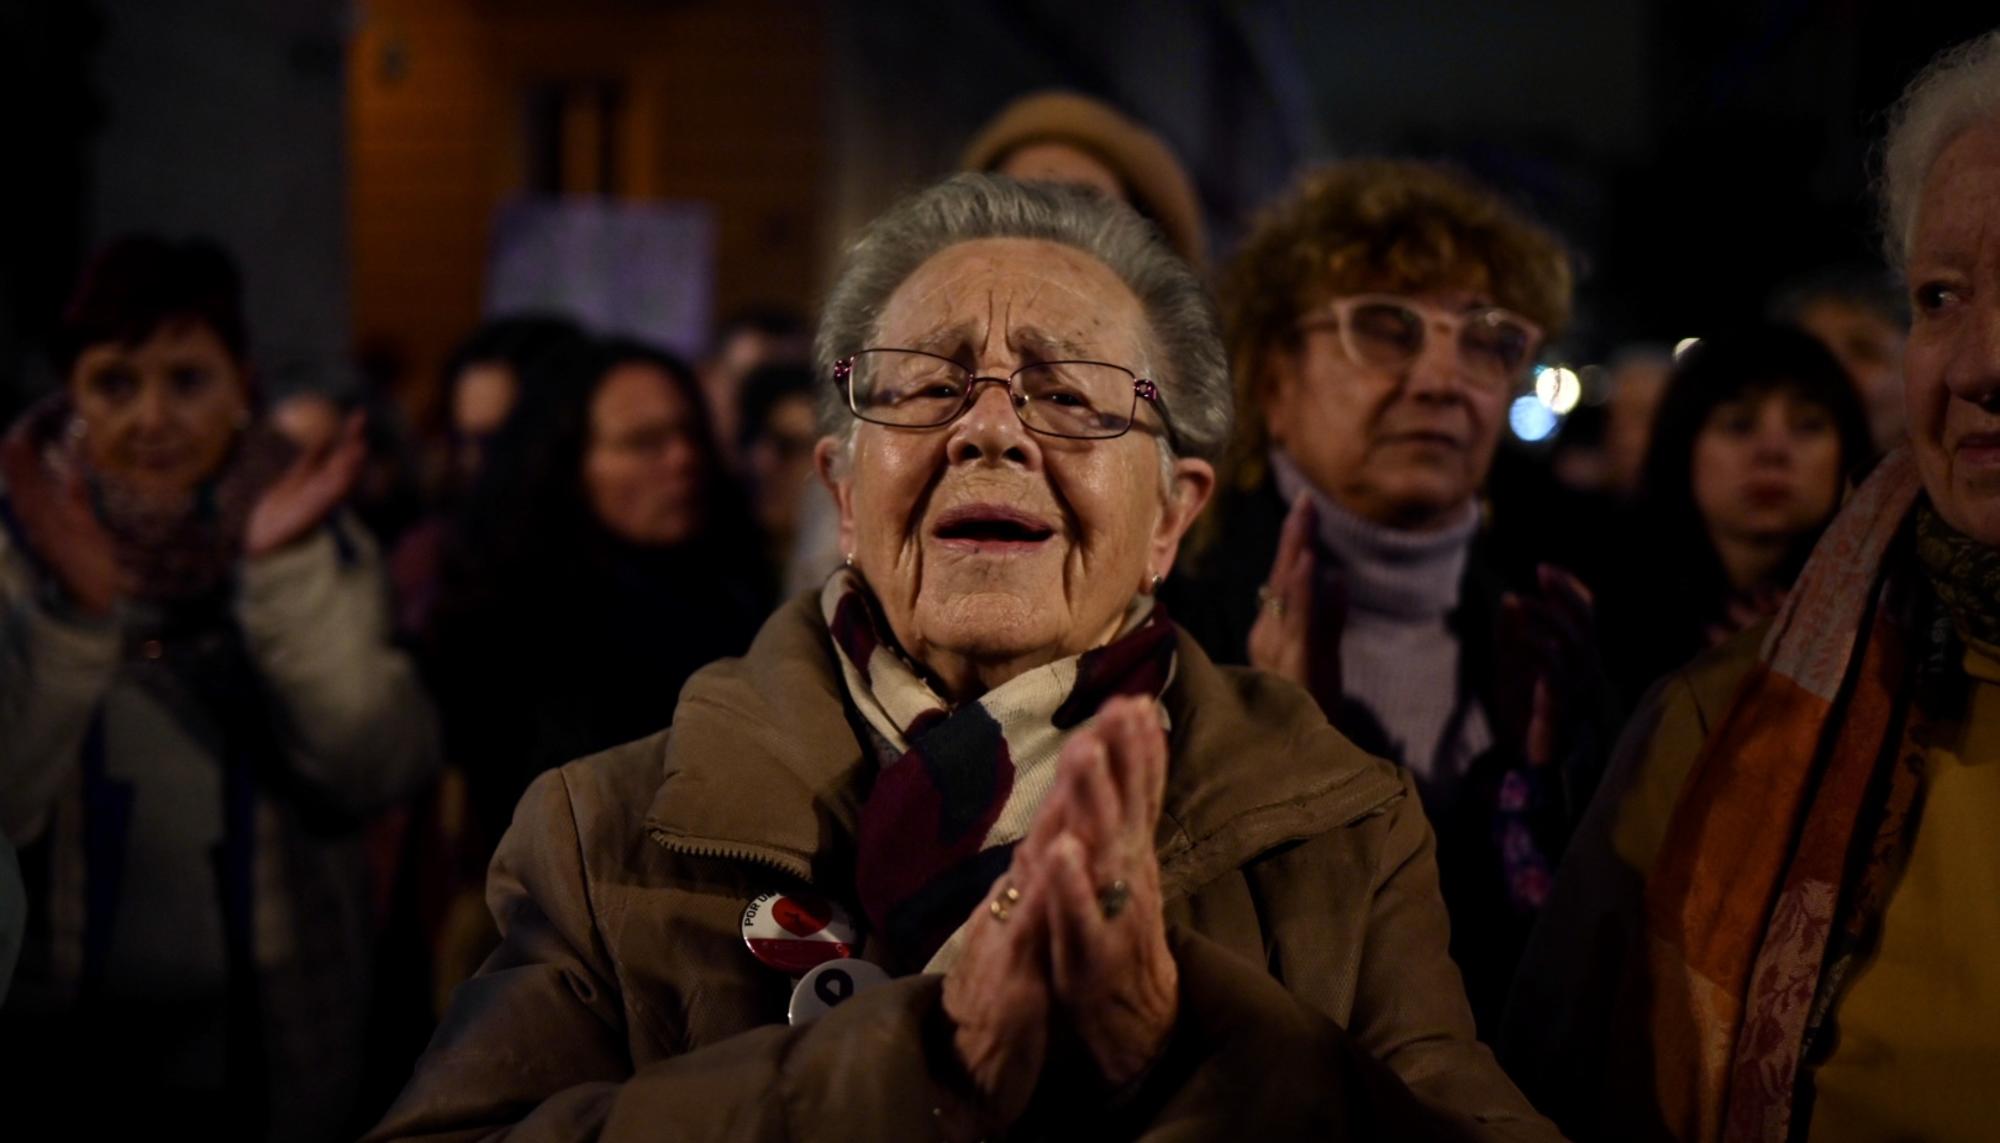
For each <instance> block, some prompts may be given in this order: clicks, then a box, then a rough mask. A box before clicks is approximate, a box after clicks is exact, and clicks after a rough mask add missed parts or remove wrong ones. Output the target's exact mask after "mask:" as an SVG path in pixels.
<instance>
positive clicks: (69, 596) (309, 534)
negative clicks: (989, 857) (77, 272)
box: [0, 238, 437, 1139]
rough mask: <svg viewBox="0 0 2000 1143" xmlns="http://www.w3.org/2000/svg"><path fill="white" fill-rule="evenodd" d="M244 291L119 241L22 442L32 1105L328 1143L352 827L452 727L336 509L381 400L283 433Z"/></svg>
mask: <svg viewBox="0 0 2000 1143" xmlns="http://www.w3.org/2000/svg"><path fill="white" fill-rule="evenodd" d="M241 302H242V292H241V288H240V284H239V280H238V278H237V276H236V271H235V268H234V267H233V266H232V265H231V264H230V262H229V260H228V257H227V255H225V254H224V253H223V252H222V251H221V250H220V249H219V248H217V247H215V246H214V245H213V244H210V243H206V242H198V241H197V242H189V243H173V242H167V241H164V240H161V239H157V238H128V239H124V240H121V241H119V242H116V243H114V244H112V245H111V246H110V247H109V248H107V249H106V250H105V251H104V252H103V253H101V254H100V255H99V256H98V257H97V259H96V260H95V261H94V262H93V263H92V265H91V267H90V270H89V272H88V273H87V275H86V276H85V278H84V281H83V284H82V286H81V287H80V289H79V290H78V292H77V294H76V296H75V298H74V299H73V300H72V302H71V303H70V306H69V309H68V311H67V312H66V313H65V315H64V320H63V329H62V332H63V339H62V342H61V344H60V346H59V347H58V349H59V353H58V363H59V364H60V366H61V367H62V371H63V374H64V376H65V378H66V384H65V386H64V388H63V390H62V391H61V392H59V393H57V394H55V395H53V396H51V397H50V398H49V399H47V400H46V401H44V402H43V403H42V404H40V405H38V406H36V407H34V408H32V409H30V410H29V412H28V413H27V414H26V415H24V416H23V417H22V419H21V420H20V422H18V423H17V424H16V425H15V426H14V428H13V429H12V430H11V431H10V432H9V433H8V434H7V438H6V441H5V443H4V445H0V469H4V473H5V477H6V486H5V489H4V493H0V521H4V524H0V832H4V833H5V835H6V837H7V839H8V841H9V842H11V843H12V844H13V845H16V846H18V847H20V849H21V856H22V866H23V869H24V872H25V873H26V875H27V876H26V881H27V883H28V892H29V900H30V907H29V914H28V915H29V917H30V928H29V931H28V934H27V948H26V951H25V953H24V955H23V958H22V961H21V968H20V974H19V976H18V978H17V979H16V980H15V981H14V985H13V988H12V991H11V993H10V994H9V996H8V1006H7V1009H6V1011H5V1013H4V1014H0V1059H5V1060H7V1061H8V1063H7V1065H6V1066H7V1071H8V1080H9V1082H10V1086H9V1088H8V1110H9V1113H10V1116H11V1118H10V1123H21V1124H26V1123H36V1122H41V1123H45V1124H49V1123H60V1124H61V1125H62V1131H61V1132H60V1133H61V1134H65V1135H75V1136H78V1137H84V1138H98V1137H106V1138H121V1137H126V1136H128V1135H133V1134H140V1133H142V1131H141V1130H134V1128H136V1127H138V1126H139V1124H140V1123H141V1121H143V1122H144V1124H146V1125H147V1126H149V1127H150V1126H152V1125H156V1124H158V1123H162V1122H173V1123H175V1124H176V1125H177V1126H178V1127H180V1128H182V1129H184V1130H187V1131H189V1132H190V1133H192V1134H194V1135H196V1136H201V1137H207V1138H225V1137H226V1138H259V1139H331V1138H338V1137H340V1136H341V1134H342V1133H343V1131H344V1129H345V1128H346V1126H347V1120H346V1117H347V1116H348V1115H349V1114H351V1113H352V1112H353V1108H354V1099H355V1083H356V1081H357V1071H358V1068H359V1065H360V1055H361V1039H360V1032H361V1027H360V1024H361V1021H360V1019H359V1015H358V1013H359V1003H358V1002H359V1000H360V997H361V995H362V994H363V991H364V989H365V982H366V976H367V973H366V957H365V951H364V942H365V940H366V934H367V923H368V921H369V917H368V910H367V898H366V895H365V888H366V882H365V876H364V875H365V872H366V870H365V865H364V859H363V851H362V844H361V830H360V825H361V823H362V822H363V821H364V820H365V819H366V817H367V816H368V815H370V814H372V813H374V812H376V811H378V810H380V809H381V808H382V807H384V806H386V805H389V804H392V803H393V802H395V801H396V800H398V799H399V798H401V797H402V796H404V795H406V794H407V793H408V792H410V791H411V790H412V789H413V788H415V787H416V786H417V785H419V784H420V783H421V782H422V781H423V780H424V779H425V778H426V777H427V776H428V775H429V773H430V771H431V769H432V767H433V765H434V764H435V762H436V754H437V750H436V726H435V719H434V716H433V713H432V710H431V707H430V704H429V702H428V701H427V700H426V699H425V698H424V695H423V690H422V688H421V687H420V686H418V685H417V680H416V677H415V671H414V669H413V667H412V664H411V663H410V662H409V660H408V659H407V658H406V657H405V656H404V655H403V654H402V653H401V652H399V651H397V650H396V649H395V648H394V647H393V646H392V645H391V643H390V640H389V634H390V629H389V614H388V607H387V606H386V603H387V592H386V591H385V590H384V584H383V580H382V575H381V569H380V565H379V563H378V561H377V560H376V558H375V550H374V547H373V545H372V543H371V542H370V540H369V538H368V536H367V534H366V532H365V530H364V529H362V528H360V527H357V526H355V524H354V522H353V521H352V520H351V519H350V518H349V517H348V516H347V514H346V513H345V512H343V511H342V510H341V509H340V508H339V505H340V502H341V501H342V499H343V497H344V496H345V495H346V493H347V491H348V489H349V488H350V487H351V486H352V484H353V482H354V478H355V474H356V472H357V470H358V469H359V467H360V464H361V462H362V459H363V452H364V444H363V441H362V436H361V431H362V426H361V423H360V420H359V419H358V418H352V419H349V420H348V421H347V422H346V424H345V425H344V426H343V428H342V429H341V431H340V432H339V433H338V434H337V436H336V437H335V438H334V439H333V440H332V441H330V442H327V443H326V444H324V445H323V446H322V447H320V448H318V449H316V450H312V451H305V452H297V451H295V450H294V449H293V448H292V447H291V446H290V445H288V444H287V443H286V442H285V441H284V440H283V438H281V437H280V436H278V434H277V433H275V432H273V431H271V430H270V429H269V428H268V427H267V425H266V423H265V422H264V421H263V420H261V419H260V418H259V417H258V416H257V415H256V410H257V401H256V399H255V394H254V391H253V386H252V383H251V377H250V368H249V364H248V362H247V360H246V356H245V349H244V346H245V343H246V340H247V339H246V337H245V334H244V327H243V317H242V305H241ZM107 1076H115V1077H117V1078H116V1081H115V1087H116V1091H117V1095H116V1098H114V1099H110V1100H106V1099H101V1098H99V1099H83V1100H79V1099H77V1098H76V1097H75V1096H74V1094H73V1093H74V1092H75V1091H77V1090H78V1086H77V1085H78V1084H79V1083H82V1084H85V1085H86V1086H92V1085H93V1081H95V1080H97V1079H98V1078H100V1077H107ZM38 1113H40V1114H38ZM48 1116H60V1117H61V1118H60V1119H52V1118H48ZM16 1133H17V1134H18V1133H19V1132H18V1130H17V1132H16Z"/></svg>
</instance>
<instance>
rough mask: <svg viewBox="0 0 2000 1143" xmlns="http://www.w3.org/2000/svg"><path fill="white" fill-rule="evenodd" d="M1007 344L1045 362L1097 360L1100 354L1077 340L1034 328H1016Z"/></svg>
mask: <svg viewBox="0 0 2000 1143" xmlns="http://www.w3.org/2000/svg"><path fill="white" fill-rule="evenodd" d="M1007 342H1008V344H1009V345H1011V346H1013V347H1014V348H1015V349H1017V350H1023V351H1027V352H1031V353H1033V354H1034V355H1035V356H1037V357H1039V358H1041V359H1042V360H1044V361H1063V360H1074V359H1078V358H1081V359H1083V360H1096V356H1095V355H1096V354H1097V353H1098V352H1099V350H1097V349H1096V348H1095V347H1093V346H1090V345H1086V344H1084V343H1083V342H1081V341H1078V340H1076V339H1075V338H1072V337H1066V336H1064V335H1062V334H1059V333H1050V332H1048V331H1047V330H1041V329H1036V328H1035V327H1034V326H1018V327H1016V328H1015V329H1014V330H1012V331H1011V332H1010V333H1009V334H1008V336H1007Z"/></svg>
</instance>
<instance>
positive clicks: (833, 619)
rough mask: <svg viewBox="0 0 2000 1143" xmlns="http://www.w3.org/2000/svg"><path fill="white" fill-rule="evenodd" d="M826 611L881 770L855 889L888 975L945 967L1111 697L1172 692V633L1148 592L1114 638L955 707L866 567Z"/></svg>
mask: <svg viewBox="0 0 2000 1143" xmlns="http://www.w3.org/2000/svg"><path fill="white" fill-rule="evenodd" d="M820 606H821V610H822V613H823V614H824V615H825V616H826V623H827V627H828V629H829V630H830V631H831V632H832V635H833V645H834V647H835V648H836V649H838V651H839V655H838V658H839V660H840V672H841V678H842V679H843V681H845V683H846V684H847V695H848V699H849V701H851V702H852V703H853V704H854V708H855V710H856V711H857V712H858V713H859V714H860V715H861V719H862V721H863V722H865V723H866V724H867V726H868V730H869V738H870V739H871V740H872V741H873V744H874V747H875V751H876V760H877V762H878V763H879V765H880V766H881V772H880V774H879V775H878V777H877V778H876V780H875V784H874V788H873V789H872V790H871V791H870V792H869V795H868V800H867V802H866V803H865V804H863V806H862V807H861V823H860V843H859V852H858V853H857V855H856V859H855V887H856V892H857V893H858V895H859V896H860V899H861V906H862V910H863V911H864V912H865V913H866V914H867V915H868V920H869V922H870V923H871V924H872V925H873V926H874V930H875V932H876V934H877V935H878V936H879V937H881V938H882V939H883V940H884V942H885V944H886V946H887V950H888V955H889V960H890V963H891V965H892V967H894V968H895V969H897V970H898V971H912V970H915V969H918V968H922V969H925V970H926V971H941V970H942V969H943V968H945V967H948V964H949V961H950V960H951V959H955V948H956V945H957V941H955V940H949V939H948V938H952V937H953V936H954V933H955V930H957V929H958V928H959V926H960V924H961V923H962V922H963V921H964V920H965V919H966V917H967V916H968V915H969V914H970V913H971V912H972V909H973V907H974V906H976V905H977V904H978V903H979V901H980V900H981V899H982V898H984V897H985V895H986V893H987V891H988V890H989V889H990V888H991V887H992V885H993V882H994V880H995V879H996V878H998V877H999V876H1000V874H1002V873H1003V872H1005V871H1006V869H1007V865H1008V863H1009V861H1010V860H1012V855H1013V849H1014V844H1015V843H1016V842H1018V841H1020V840H1021V838H1023V837H1025V836H1026V835H1027V832H1028V824H1029V822H1031V821H1032V820H1033V818H1034V815H1035V811H1036V809H1038V808H1039V807H1040V806H1041V804H1042V800H1043V798H1044V797H1045V796H1046V795H1047V794H1048V791H1049V788H1050V786H1051V784H1052V783H1053V782H1054V781H1055V776H1056V757H1057V755H1058V754H1059V753H1060V752H1061V750H1062V745H1063V742H1064V741H1065V740H1066V739H1067V738H1068V737H1069V735H1070V734H1071V733H1072V732H1074V731H1075V730H1076V729H1077V728H1078V727H1080V726H1083V725H1086V724H1087V723H1088V722H1089V721H1090V720H1091V719H1092V718H1094V717H1096V715H1097V710H1098V708H1099V707H1101V706H1102V705H1104V702H1105V700H1107V699H1109V698H1111V697H1112V696H1114V695H1137V694H1145V695H1153V696H1156V697H1157V696H1158V695H1160V694H1161V693H1163V692H1164V691H1165V690H1166V689H1167V684H1168V683H1169V682H1170V681H1171V680H1172V678H1173V673H1174V646H1175V628H1174V625H1173V623H1172V622H1171V621H1169V620H1168V619H1167V616H1166V613H1165V611H1164V610H1163V609H1161V608H1158V607H1155V606H1154V604H1153V598H1152V597H1151V596H1149V595H1140V596H1138V597H1137V598H1136V599H1135V600H1134V601H1133V604H1132V607H1131V609H1130V610H1129V611H1128V612H1127V613H1126V616H1125V622H1124V624H1123V626H1121V627H1120V629H1119V634H1118V636H1117V637H1116V638H1114V639H1113V640H1112V641H1111V642H1109V643H1107V644H1105V645H1104V646H1102V647H1098V648H1095V649H1093V650H1090V651H1086V652H1084V653H1083V654H1081V655H1074V656H1071V657H1069V658H1067V659H1059V660H1057V661H1056V662H1053V663H1049V664H1046V665H1044V666H1040V667H1036V668H1034V669H1033V670H1029V671H1025V672H1023V673H1022V674H1020V675H1017V676H1016V677H1014V678H1012V679H1010V680H1008V681H1007V682H1005V683H1002V684H1001V685H1000V686H997V687H995V688H993V689H992V690H990V691H988V692H986V693H985V694H983V695H981V696H980V697H979V698H977V699H976V700H973V701H971V702H966V703H962V704H960V705H958V706H957V707H953V706H952V705H951V704H950V703H948V702H946V701H945V700H944V699H942V698H940V697H939V696H938V694H937V692H936V691H935V690H933V689H932V688H931V686H930V684H929V683H928V682H926V681H925V679H924V676H923V674H922V672H921V671H920V670H919V669H918V668H917V667H915V666H913V665H912V664H911V663H910V661H909V659H908V658H907V657H906V656H905V655H904V654H903V652H902V650H901V648H900V647H898V646H897V644H896V639H895V636H894V635H893V634H892V633H891V632H890V630H889V625H888V623H887V621H886V620H885V619H884V618H883V616H882V612H881V607H880V605H879V604H878V603H877V602H876V600H875V597H874V595H873V594H872V593H871V592H870V591H869V589H868V586H867V584H866V583H865V582H863V580H862V578H861V576H860V574H859V573H857V572H855V571H853V570H852V569H849V568H841V569H839V570H837V571H836V572H834V574H833V576H832V578H830V579H829V580H828V581H827V584H826V587H825V589H824V590H823V591H822V592H821V594H820Z"/></svg>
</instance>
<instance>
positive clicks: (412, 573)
mask: <svg viewBox="0 0 2000 1143" xmlns="http://www.w3.org/2000/svg"><path fill="white" fill-rule="evenodd" d="M589 350H590V342H589V339H588V338H586V337H585V336H584V333H583V331H582V330H581V329H579V328H577V326H576V324H575V323H574V322H571V321H569V320H568V319H567V318H560V317H553V316H549V315H545V314H519V315H514V316H510V317H503V318H495V319H493V320H491V321H488V322H487V323H485V324H484V325H481V326H480V327H479V328H478V329H476V330H473V331H472V333H471V334H469V335H467V337H466V339H465V340H464V341H462V342H460V343H459V345H458V348H456V349H454V350H452V352H451V357H450V358H449V359H448V360H447V361H446V362H445V367H444V372H443V377H444V385H443V389H444V392H443V400H442V402H441V404H442V405H443V408H444V416H445V426H444V432H443V435H442V440H441V442H440V446H441V447H439V448H438V450H437V455H435V456H433V457H432V459H431V462H430V468H431V474H430V479H429V482H428V483H429V485H430V489H431V493H430V494H431V502H432V505H433V511H432V512H431V514H430V515H429V516H427V517H425V518H424V519H423V520H421V521H419V522H417V523H416V524H415V525H413V526H412V527H411V528H410V529H409V530H408V531H407V532H406V533H405V534H404V536H403V538H402V539H401V540H400V541H399V542H398V543H397V545H396V549H395V551H394V552H393V553H392V554H391V556H390V559H389V567H390V574H391V576H392V577H393V579H394V581H395V584H396V606H397V625H398V627H399V629H400V630H401V631H403V632H404V633H405V634H406V635H420V634H421V633H422V632H423V631H424V630H425V629H426V628H427V627H428V626H429V624H430V617H431V610H432V609H433V608H434V607H435V606H436V605H437V593H438V578H439V573H440V569H441V565H442V563H443V560H444V553H445V550H446V549H447V548H448V547H449V546H450V542H449V536H450V533H451V523H452V520H453V518H454V516H455V515H456V513H457V512H458V510H459V508H460V507H461V505H462V503H463V501H464V499H465V497H466V495H467V494H468V493H469V492H470V491H471V489H472V487H473V486H474V484H476V483H477V482H478V480H479V474H480V472H481V470H482V469H483V468H484V467H485V463H486V453H487V449H488V447H489V446H490V445H491V443H492V441H493V437H494V435H495V434H496V433H498V432H499V431H500V426H501V425H503V424H505V423H506V422H507V417H508V415H509V414H510V413H512V412H513V411H514V407H515V405H517V404H519V403H520V402H521V400H522V398H523V397H524V396H525V395H526V394H529V393H533V392H536V391H538V390H541V389H544V388H550V387H555V386H560V385H564V384H575V383H577V378H578V377H579V376H580V375H581V373H582V371H583V369H584V368H585V364H584V362H585V357H586V355H587V354H588V353H589Z"/></svg>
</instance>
